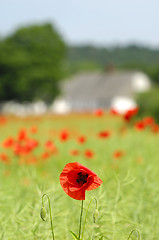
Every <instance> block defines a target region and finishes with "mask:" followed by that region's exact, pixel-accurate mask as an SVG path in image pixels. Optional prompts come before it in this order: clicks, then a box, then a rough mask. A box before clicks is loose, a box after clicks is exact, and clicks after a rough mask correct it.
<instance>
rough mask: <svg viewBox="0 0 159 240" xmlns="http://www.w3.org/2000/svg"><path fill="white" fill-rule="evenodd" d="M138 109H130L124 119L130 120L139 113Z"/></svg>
mask: <svg viewBox="0 0 159 240" xmlns="http://www.w3.org/2000/svg"><path fill="white" fill-rule="evenodd" d="M138 111H139V109H138V108H134V109H130V110H128V111H127V112H126V113H125V114H124V116H123V117H124V120H125V121H127V122H129V121H130V120H131V118H132V117H133V116H134V115H136V114H137V113H138Z"/></svg>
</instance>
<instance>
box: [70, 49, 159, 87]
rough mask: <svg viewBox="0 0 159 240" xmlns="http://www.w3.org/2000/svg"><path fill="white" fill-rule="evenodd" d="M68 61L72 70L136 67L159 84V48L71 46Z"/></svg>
mask: <svg viewBox="0 0 159 240" xmlns="http://www.w3.org/2000/svg"><path fill="white" fill-rule="evenodd" d="M68 62H69V63H70V66H71V68H70V69H71V72H76V71H81V70H96V69H101V70H102V69H103V70H107V69H108V70H109V67H114V68H116V69H135V70H140V71H144V72H146V73H147V74H148V75H149V76H150V78H151V79H152V80H154V82H156V83H158V84H159V48H158V49H152V48H148V47H144V46H141V45H128V46H124V47H121V46H114V47H107V48H106V47H105V48H104V47H95V46H88V45H86V46H70V47H69V48H68Z"/></svg>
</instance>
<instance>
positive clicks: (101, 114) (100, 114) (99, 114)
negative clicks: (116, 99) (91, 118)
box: [95, 109, 104, 117]
mask: <svg viewBox="0 0 159 240" xmlns="http://www.w3.org/2000/svg"><path fill="white" fill-rule="evenodd" d="M103 114H104V112H103V110H102V109H97V110H96V111H95V115H96V116H97V117H101V116H103Z"/></svg>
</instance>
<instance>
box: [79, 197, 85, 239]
mask: <svg viewBox="0 0 159 240" xmlns="http://www.w3.org/2000/svg"><path fill="white" fill-rule="evenodd" d="M83 203H84V200H82V205H81V214H80V224H79V234H78V239H79V240H80V237H81V225H82V214H83Z"/></svg>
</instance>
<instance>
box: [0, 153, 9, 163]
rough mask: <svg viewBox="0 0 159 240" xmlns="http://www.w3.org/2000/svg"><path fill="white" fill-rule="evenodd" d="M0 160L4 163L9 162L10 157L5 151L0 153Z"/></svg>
mask: <svg viewBox="0 0 159 240" xmlns="http://www.w3.org/2000/svg"><path fill="white" fill-rule="evenodd" d="M0 160H1V161H2V162H4V163H6V164H9V163H10V159H9V157H8V156H7V154H6V153H1V154H0Z"/></svg>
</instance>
